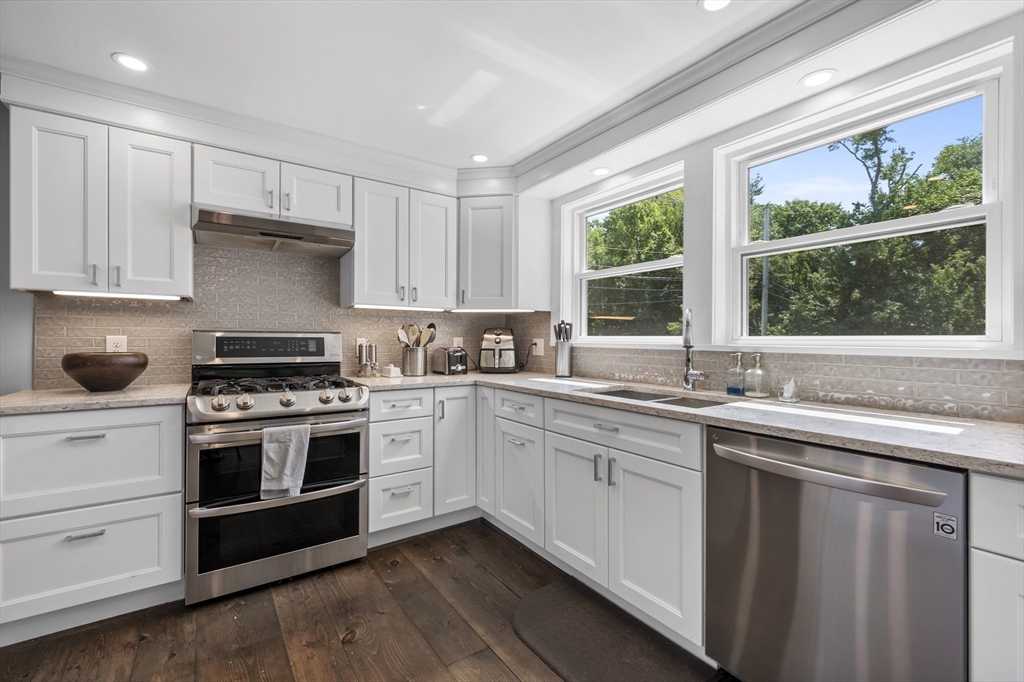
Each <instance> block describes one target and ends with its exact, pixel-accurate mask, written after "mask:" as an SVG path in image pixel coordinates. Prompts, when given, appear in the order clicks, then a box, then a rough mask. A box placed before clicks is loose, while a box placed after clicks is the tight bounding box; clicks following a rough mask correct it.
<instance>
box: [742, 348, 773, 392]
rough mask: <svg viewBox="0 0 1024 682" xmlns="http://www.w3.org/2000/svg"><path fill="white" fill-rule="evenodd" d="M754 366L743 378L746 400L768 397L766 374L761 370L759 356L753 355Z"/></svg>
mask: <svg viewBox="0 0 1024 682" xmlns="http://www.w3.org/2000/svg"><path fill="white" fill-rule="evenodd" d="M753 357H754V366H753V367H751V368H750V369H748V370H747V373H746V375H744V378H743V387H744V395H746V396H747V397H748V398H767V397H768V396H769V395H770V390H769V386H771V384H770V383H769V382H768V372H766V371H764V370H763V369H761V354H760V353H754V356H753Z"/></svg>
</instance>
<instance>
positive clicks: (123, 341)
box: [107, 336, 128, 353]
mask: <svg viewBox="0 0 1024 682" xmlns="http://www.w3.org/2000/svg"><path fill="white" fill-rule="evenodd" d="M107 352H108V353H127V352H128V337H127V336H108V337H107Z"/></svg>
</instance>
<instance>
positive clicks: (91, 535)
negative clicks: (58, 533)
mask: <svg viewBox="0 0 1024 682" xmlns="http://www.w3.org/2000/svg"><path fill="white" fill-rule="evenodd" d="M106 533H107V529H106V528H101V529H100V530H98V531H96V532H95V533H82V534H81V535H69V536H67V537H66V538H64V542H74V541H75V540H85V539H87V538H98V537H99V536H101V535H106Z"/></svg>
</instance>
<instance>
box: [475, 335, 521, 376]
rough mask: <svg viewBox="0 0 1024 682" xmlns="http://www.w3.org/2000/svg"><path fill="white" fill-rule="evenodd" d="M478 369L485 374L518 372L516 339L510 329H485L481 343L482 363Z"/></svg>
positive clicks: (478, 365)
mask: <svg viewBox="0 0 1024 682" xmlns="http://www.w3.org/2000/svg"><path fill="white" fill-rule="evenodd" d="M477 369H479V370H480V371H481V372H484V373H509V372H518V371H519V364H518V363H517V362H516V337H515V334H513V333H512V330H511V329H508V328H494V329H485V330H484V336H483V339H482V340H481V341H480V362H478V363H477Z"/></svg>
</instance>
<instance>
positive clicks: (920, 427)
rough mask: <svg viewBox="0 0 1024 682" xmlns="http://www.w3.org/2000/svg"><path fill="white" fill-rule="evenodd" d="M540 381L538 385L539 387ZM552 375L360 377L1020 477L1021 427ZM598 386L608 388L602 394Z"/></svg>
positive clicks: (378, 383) (389, 385) (1023, 455)
mask: <svg viewBox="0 0 1024 682" xmlns="http://www.w3.org/2000/svg"><path fill="white" fill-rule="evenodd" d="M538 379H539V380H540V381H538ZM551 379H553V377H551V376H550V375H543V374H536V373H531V372H521V373H519V374H479V373H476V372H472V373H470V374H463V375H454V376H445V375H440V374H429V375H427V376H423V377H402V378H399V379H385V378H358V379H356V381H358V382H360V383H363V384H366V385H367V386H369V387H370V390H371V391H380V390H396V389H404V388H432V387H435V386H464V385H469V384H478V385H480V386H491V387H494V388H507V389H511V390H516V391H522V392H526V393H532V394H535V395H539V396H543V397H546V398H559V399H562V400H571V401H574V402H580V403H586V404H589V405H598V406H601V407H613V408H616V409H620V410H626V411H629V412H638V413H641V414H649V415H654V416H658V417H667V418H670V419H680V420H683V421H691V422H698V423H701V424H707V425H709V426H721V427H724V428H729V429H737V430H742V431H747V432H750V433H756V434H760V435H766V436H779V437H781V438H790V439H794V440H801V441H805V442H808V443H815V444H818V445H825V446H835V447H843V448H848V449H851V450H859V451H862V452H867V453H872V454H878V455H887V456H889V457H897V458H900V459H907V460H913V461H918V462H925V463H929V464H939V465H944V466H950V467H956V468H959V469H970V470H972V471H981V472H987V473H993V474H999V475H1002V476H1011V477H1013V478H1024V425H1021V424H1005V423H1002V422H992V421H980V420H970V419H955V418H949V417H941V418H940V417H932V416H928V415H921V414H914V413H910V412H896V411H892V410H873V409H867V408H855V409H854V408H842V407H837V406H834V405H820V404H814V403H803V402H801V403H797V404H794V405H787V404H784V403H780V402H778V401H776V400H752V399H743V398H739V399H737V398H732V397H728V396H725V395H723V394H721V393H707V392H703V391H683V390H681V389H679V388H674V387H668V386H658V385H651V384H631V383H625V382H618V381H602V380H600V379H587V378H572V379H567V380H565V381H567V382H572V383H558V382H556V381H551ZM587 384H590V385H594V386H595V389H596V390H610V389H612V388H619V387H624V388H632V389H636V390H639V391H648V392H653V393H664V394H666V395H679V396H688V397H694V398H701V399H704V400H709V401H714V402H718V403H721V404H719V405H714V406H712V407H704V408H700V409H694V408H686V407H676V406H673V405H663V404H659V403H651V402H641V401H637V400H627V399H624V398H614V397H610V396H602V395H600V394H595V393H588V392H583V391H586V390H588V388H587ZM601 386H604V387H607V388H600V387H601Z"/></svg>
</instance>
